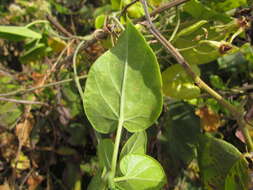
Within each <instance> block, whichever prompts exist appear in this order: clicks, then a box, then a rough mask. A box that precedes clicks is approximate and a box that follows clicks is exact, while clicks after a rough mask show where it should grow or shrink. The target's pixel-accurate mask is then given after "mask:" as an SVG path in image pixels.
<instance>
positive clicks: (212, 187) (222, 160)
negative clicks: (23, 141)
mask: <svg viewBox="0 0 253 190" xmlns="http://www.w3.org/2000/svg"><path fill="white" fill-rule="evenodd" d="M241 157H242V154H241V153H240V152H239V150H237V149H236V148H235V147H234V146H233V145H231V144H229V143H228V142H226V141H223V140H220V139H217V138H214V137H211V136H208V135H202V136H201V137H200V143H199V147H198V162H199V168H200V175H201V180H202V182H203V184H204V187H205V188H206V189H209V190H217V189H219V190H225V184H226V179H227V186H230V185H231V178H230V177H228V178H227V175H228V174H229V175H232V177H234V174H235V170H236V167H238V166H236V165H235V164H238V163H237V162H238V161H239V160H241ZM242 162H245V160H244V161H242ZM243 165H245V163H244V164H243ZM233 167H235V168H234V169H232V168H233ZM242 175H246V174H242ZM239 180H240V177H239Z"/></svg>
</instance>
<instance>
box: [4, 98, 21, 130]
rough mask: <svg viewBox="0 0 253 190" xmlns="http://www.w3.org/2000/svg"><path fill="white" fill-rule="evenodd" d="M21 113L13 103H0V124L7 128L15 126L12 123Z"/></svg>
mask: <svg viewBox="0 0 253 190" xmlns="http://www.w3.org/2000/svg"><path fill="white" fill-rule="evenodd" d="M21 114H22V111H21V109H20V108H19V107H18V106H17V105H16V104H15V103H12V102H6V103H0V121H1V125H2V126H4V127H6V128H9V129H11V128H13V127H15V125H13V124H14V122H15V121H16V120H17V119H18V118H19V117H20V115H21Z"/></svg>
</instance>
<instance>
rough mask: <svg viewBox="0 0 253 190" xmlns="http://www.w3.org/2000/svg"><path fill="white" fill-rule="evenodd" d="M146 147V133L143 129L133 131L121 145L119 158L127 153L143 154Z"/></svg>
mask: <svg viewBox="0 0 253 190" xmlns="http://www.w3.org/2000/svg"><path fill="white" fill-rule="evenodd" d="M146 149H147V134H146V132H145V131H143V132H137V133H134V134H133V135H132V136H131V137H130V138H129V139H128V141H127V142H126V144H125V145H124V146H123V148H122V151H121V153H120V160H121V159H122V158H123V157H124V156H126V155H127V154H145V153H146Z"/></svg>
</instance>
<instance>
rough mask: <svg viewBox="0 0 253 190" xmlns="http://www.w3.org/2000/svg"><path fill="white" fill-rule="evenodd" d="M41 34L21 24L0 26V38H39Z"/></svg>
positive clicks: (15, 39)
mask: <svg viewBox="0 0 253 190" xmlns="http://www.w3.org/2000/svg"><path fill="white" fill-rule="evenodd" d="M41 37H42V36H41V34H39V33H37V32H34V31H33V30H30V29H29V28H26V27H23V26H0V38H3V39H7V40H14V41H19V40H24V39H25V38H35V39H40V38H41Z"/></svg>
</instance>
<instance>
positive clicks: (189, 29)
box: [176, 20, 208, 38]
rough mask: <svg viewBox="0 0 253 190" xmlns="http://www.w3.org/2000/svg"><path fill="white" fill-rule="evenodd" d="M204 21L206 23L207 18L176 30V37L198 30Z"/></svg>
mask: <svg viewBox="0 0 253 190" xmlns="http://www.w3.org/2000/svg"><path fill="white" fill-rule="evenodd" d="M206 23H208V21H207V20H200V21H198V22H196V23H194V24H193V25H191V26H188V27H186V28H184V29H182V30H181V31H180V32H178V34H177V36H176V37H177V38H178V37H180V36H187V35H189V34H192V33H193V32H194V31H196V30H198V29H199V28H201V27H202V26H203V25H205V24H206Z"/></svg>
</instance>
